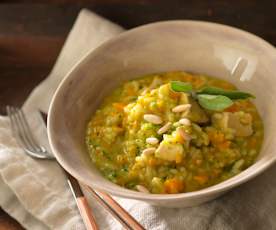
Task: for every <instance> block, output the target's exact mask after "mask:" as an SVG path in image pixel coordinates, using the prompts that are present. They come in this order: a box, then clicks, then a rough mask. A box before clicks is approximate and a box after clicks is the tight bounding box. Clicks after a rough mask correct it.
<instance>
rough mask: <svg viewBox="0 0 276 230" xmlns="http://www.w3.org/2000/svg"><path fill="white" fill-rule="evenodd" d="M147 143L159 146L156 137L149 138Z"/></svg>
mask: <svg viewBox="0 0 276 230" xmlns="http://www.w3.org/2000/svg"><path fill="white" fill-rule="evenodd" d="M146 142H147V143H148V144H151V145H156V144H158V142H159V140H158V139H157V138H156V137H148V138H147V139H146Z"/></svg>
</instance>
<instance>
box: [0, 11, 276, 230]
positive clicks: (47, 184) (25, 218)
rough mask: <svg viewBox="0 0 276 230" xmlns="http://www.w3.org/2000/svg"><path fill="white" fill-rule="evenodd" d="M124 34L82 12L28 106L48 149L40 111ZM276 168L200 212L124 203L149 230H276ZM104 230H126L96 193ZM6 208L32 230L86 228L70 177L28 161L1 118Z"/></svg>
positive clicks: (0, 187)
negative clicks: (69, 77) (95, 52)
mask: <svg viewBox="0 0 276 230" xmlns="http://www.w3.org/2000/svg"><path fill="white" fill-rule="evenodd" d="M122 31H123V29H122V28H121V27H119V26H117V25H115V24H113V23H111V22H109V21H107V20H105V19H103V18H101V17H99V16H97V15H95V14H93V13H91V12H89V11H87V10H82V11H81V12H80V14H79V16H78V19H77V20H76V23H75V25H74V27H73V29H72V30H71V32H70V34H69V36H68V38H67V41H66V43H65V45H64V47H63V49H62V51H61V53H60V56H59V58H58V60H57V62H56V64H55V66H54V68H53V70H52V72H51V74H50V75H49V77H48V78H47V79H46V80H45V81H44V82H42V83H41V84H40V85H39V86H38V87H37V88H35V89H34V91H33V92H32V93H31V95H30V97H29V98H28V100H27V101H26V103H25V105H24V110H25V112H26V113H27V114H28V119H29V121H30V123H31V125H32V128H33V130H35V131H36V137H39V141H40V142H41V143H42V144H43V145H44V146H48V143H47V137H46V132H45V126H44V125H43V122H42V120H41V117H40V116H38V113H37V112H36V111H37V110H38V109H39V110H42V111H44V112H47V110H48V106H49V102H50V100H51V97H52V95H53V93H54V91H55V89H56V88H57V85H58V83H59V82H60V81H61V80H62V78H63V77H64V76H65V75H66V73H67V72H68V71H69V70H70V68H72V66H73V65H74V64H75V63H76V62H77V61H78V60H79V59H80V58H81V57H83V56H85V55H86V54H87V53H88V52H89V51H90V50H92V49H94V48H96V47H97V46H98V45H100V44H101V43H102V42H104V41H105V40H107V39H109V38H111V37H112V36H114V35H116V34H118V33H120V32H122ZM275 176H276V169H275V168H271V169H270V170H268V171H266V172H265V173H264V174H262V175H261V176H259V177H257V178H256V179H254V180H252V181H250V182H249V183H246V184H244V185H242V186H240V187H239V188H237V189H235V190H234V191H232V192H229V193H228V194H227V195H224V196H223V197H221V198H219V199H217V200H215V201H212V202H209V203H207V204H204V205H201V206H199V207H194V208H182V209H166V208H160V207H153V206H150V205H148V204H145V203H142V202H139V201H135V200H126V199H119V198H116V199H117V200H118V202H119V203H120V204H121V205H122V206H123V207H124V208H125V209H126V210H128V211H129V212H130V213H131V214H132V215H133V216H134V217H135V218H136V219H137V220H138V221H139V222H140V223H141V224H142V225H143V226H144V227H145V228H146V229H153V230H161V229H173V230H178V229H188V230H207V229H215V230H216V229H217V230H218V229H220V230H221V229H222V230H224V229H226V230H230V229H261V230H262V229H263V230H268V229H276V180H275ZM84 192H85V193H86V195H87V197H88V199H89V201H90V205H91V207H92V209H93V211H94V213H95V216H96V219H97V223H98V224H99V226H100V229H121V226H120V224H118V223H117V222H116V221H115V220H114V219H113V218H111V216H110V215H109V214H107V213H106V212H105V211H104V210H103V208H102V207H100V206H99V205H98V204H97V202H96V201H94V200H93V199H91V197H90V194H89V193H87V191H84ZM0 205H1V207H2V208H3V209H4V210H5V211H6V212H7V213H9V214H10V215H11V216H12V217H14V218H15V219H16V220H18V221H19V222H20V223H21V224H22V226H24V227H25V228H26V229H32V230H33V229H35V230H36V229H38V230H40V229H43V230H44V229H66V230H68V229H72V230H75V229H77V230H82V229H84V225H83V223H82V220H81V217H80V216H79V213H78V210H77V207H76V204H75V201H74V199H73V197H72V194H71V192H70V190H69V188H68V185H67V183H66V180H65V178H64V175H63V173H62V171H61V169H60V168H59V166H58V165H57V164H56V163H55V162H50V161H43V160H35V159H32V158H30V157H28V156H27V155H26V154H25V153H24V152H23V151H22V150H21V149H20V148H19V147H18V145H17V143H16V141H15V140H14V138H13V137H12V134H11V131H10V125H9V122H8V119H7V118H6V117H0Z"/></svg>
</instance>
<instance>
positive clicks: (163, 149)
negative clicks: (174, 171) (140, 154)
mask: <svg viewBox="0 0 276 230" xmlns="http://www.w3.org/2000/svg"><path fill="white" fill-rule="evenodd" d="M155 157H156V158H160V159H162V160H167V161H175V162H176V163H180V162H181V161H182V159H183V157H184V149H183V146H182V145H181V144H178V143H172V142H169V141H166V140H163V141H162V142H161V143H160V145H159V147H158V148H157V150H156V151H155Z"/></svg>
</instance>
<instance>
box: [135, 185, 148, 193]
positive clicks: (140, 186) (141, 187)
mask: <svg viewBox="0 0 276 230" xmlns="http://www.w3.org/2000/svg"><path fill="white" fill-rule="evenodd" d="M136 189H137V190H138V191H139V192H143V193H150V192H149V190H148V189H147V188H146V187H144V186H143V185H136Z"/></svg>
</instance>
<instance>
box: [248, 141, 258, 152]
mask: <svg viewBox="0 0 276 230" xmlns="http://www.w3.org/2000/svg"><path fill="white" fill-rule="evenodd" d="M256 145H257V139H256V138H251V139H250V141H249V142H248V146H249V147H250V148H252V149H253V148H256Z"/></svg>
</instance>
